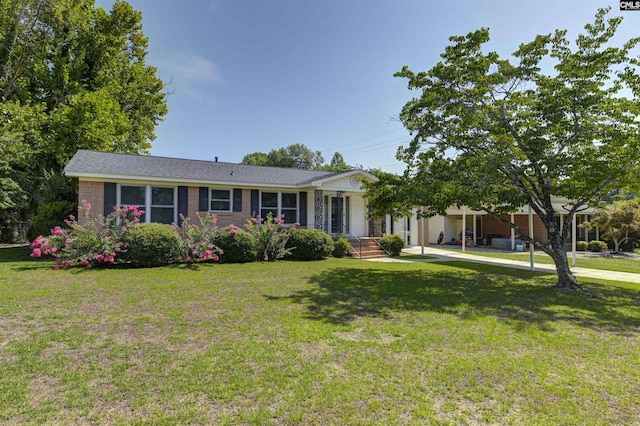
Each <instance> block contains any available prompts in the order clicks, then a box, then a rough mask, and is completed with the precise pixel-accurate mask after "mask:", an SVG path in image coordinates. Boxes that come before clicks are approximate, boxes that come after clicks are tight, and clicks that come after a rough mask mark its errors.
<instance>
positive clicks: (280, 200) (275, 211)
mask: <svg viewBox="0 0 640 426" xmlns="http://www.w3.org/2000/svg"><path fill="white" fill-rule="evenodd" d="M269 213H271V214H272V215H273V217H282V215H284V223H285V224H294V223H296V222H297V221H298V194H297V193H295V192H262V193H261V194H260V216H261V217H262V218H266V217H267V216H268V215H269Z"/></svg>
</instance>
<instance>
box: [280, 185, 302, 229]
mask: <svg viewBox="0 0 640 426" xmlns="http://www.w3.org/2000/svg"><path fill="white" fill-rule="evenodd" d="M280 206H281V207H280V215H281V216H284V223H287V224H289V223H296V222H297V221H298V194H296V193H290V192H283V193H282V194H281V203H280Z"/></svg>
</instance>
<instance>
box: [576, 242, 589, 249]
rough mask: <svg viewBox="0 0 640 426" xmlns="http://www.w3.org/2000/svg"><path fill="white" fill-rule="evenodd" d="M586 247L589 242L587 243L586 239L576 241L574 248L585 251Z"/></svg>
mask: <svg viewBox="0 0 640 426" xmlns="http://www.w3.org/2000/svg"><path fill="white" fill-rule="evenodd" d="M587 247H589V243H587V242H586V241H576V250H578V251H586V250H587Z"/></svg>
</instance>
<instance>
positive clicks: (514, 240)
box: [510, 213, 516, 251]
mask: <svg viewBox="0 0 640 426" xmlns="http://www.w3.org/2000/svg"><path fill="white" fill-rule="evenodd" d="M511 223H516V222H515V219H514V217H513V213H511ZM510 228H511V251H514V250H515V249H516V233H515V230H514V229H513V228H512V227H510Z"/></svg>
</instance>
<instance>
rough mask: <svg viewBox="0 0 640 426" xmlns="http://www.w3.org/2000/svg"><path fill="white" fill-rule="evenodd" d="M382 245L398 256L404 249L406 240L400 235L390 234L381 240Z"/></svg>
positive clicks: (392, 254)
mask: <svg viewBox="0 0 640 426" xmlns="http://www.w3.org/2000/svg"><path fill="white" fill-rule="evenodd" d="M380 245H381V246H382V247H383V248H384V249H385V250H386V251H388V252H389V254H391V256H397V255H399V254H400V252H401V251H402V249H403V248H404V240H403V239H402V237H401V236H400V235H396V234H390V235H387V236H385V237H382V238H380Z"/></svg>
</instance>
